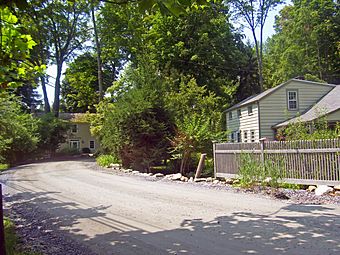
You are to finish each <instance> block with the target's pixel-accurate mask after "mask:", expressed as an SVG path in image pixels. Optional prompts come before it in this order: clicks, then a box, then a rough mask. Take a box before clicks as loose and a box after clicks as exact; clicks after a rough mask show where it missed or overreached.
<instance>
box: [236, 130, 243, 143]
mask: <svg viewBox="0 0 340 255" xmlns="http://www.w3.org/2000/svg"><path fill="white" fill-rule="evenodd" d="M241 134H242V131H241V130H239V131H236V140H237V142H238V143H240V142H242V137H241Z"/></svg>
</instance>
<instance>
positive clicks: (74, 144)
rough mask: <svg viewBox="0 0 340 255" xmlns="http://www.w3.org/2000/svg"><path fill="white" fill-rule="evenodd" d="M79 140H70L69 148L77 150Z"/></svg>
mask: <svg viewBox="0 0 340 255" xmlns="http://www.w3.org/2000/svg"><path fill="white" fill-rule="evenodd" d="M79 148H80V142H79V140H70V149H73V150H79Z"/></svg>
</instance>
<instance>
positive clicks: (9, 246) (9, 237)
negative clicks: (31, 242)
mask: <svg viewBox="0 0 340 255" xmlns="http://www.w3.org/2000/svg"><path fill="white" fill-rule="evenodd" d="M4 228H5V242H6V254H7V255H42V254H41V253H36V252H27V251H19V250H18V237H17V236H16V234H15V225H14V224H13V222H11V221H10V220H9V219H8V218H4Z"/></svg>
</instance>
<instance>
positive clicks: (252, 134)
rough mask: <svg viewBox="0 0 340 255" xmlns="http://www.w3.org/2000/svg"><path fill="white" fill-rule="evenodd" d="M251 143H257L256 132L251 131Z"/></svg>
mask: <svg viewBox="0 0 340 255" xmlns="http://www.w3.org/2000/svg"><path fill="white" fill-rule="evenodd" d="M250 142H252V143H255V130H250Z"/></svg>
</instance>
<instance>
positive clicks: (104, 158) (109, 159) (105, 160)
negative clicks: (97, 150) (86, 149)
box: [96, 155, 120, 167]
mask: <svg viewBox="0 0 340 255" xmlns="http://www.w3.org/2000/svg"><path fill="white" fill-rule="evenodd" d="M96 161H97V163H98V165H100V166H101V167H109V166H110V164H119V163H120V162H119V160H118V159H117V158H116V157H114V156H112V155H100V156H99V157H97V158H96Z"/></svg>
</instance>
